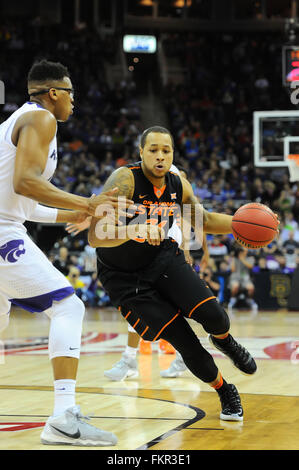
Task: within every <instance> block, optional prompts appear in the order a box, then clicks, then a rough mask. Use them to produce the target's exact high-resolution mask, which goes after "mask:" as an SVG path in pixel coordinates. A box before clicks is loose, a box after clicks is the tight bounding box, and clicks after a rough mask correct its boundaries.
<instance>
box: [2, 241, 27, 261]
mask: <svg viewBox="0 0 299 470" xmlns="http://www.w3.org/2000/svg"><path fill="white" fill-rule="evenodd" d="M25 251H26V250H25V248H24V240H11V241H10V242H7V243H5V245H2V246H0V256H1V257H2V258H3V259H4V261H8V262H9V263H16V262H17V261H18V259H19V257H20V256H21V255H23V254H24V253H25Z"/></svg>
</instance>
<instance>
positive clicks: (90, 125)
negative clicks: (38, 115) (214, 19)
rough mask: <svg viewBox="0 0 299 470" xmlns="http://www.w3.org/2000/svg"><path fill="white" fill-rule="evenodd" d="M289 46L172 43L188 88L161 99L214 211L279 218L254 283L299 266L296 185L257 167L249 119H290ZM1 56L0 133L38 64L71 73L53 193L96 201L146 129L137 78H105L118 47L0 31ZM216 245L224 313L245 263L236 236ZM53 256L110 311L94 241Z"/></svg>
mask: <svg viewBox="0 0 299 470" xmlns="http://www.w3.org/2000/svg"><path fill="white" fill-rule="evenodd" d="M282 41H283V39H282V37H280V36H279V35H278V34H276V35H272V36H271V35H268V34H264V35H262V34H254V35H250V34H249V33H248V34H247V35H240V34H236V35H229V34H220V33H217V34H216V33H213V34H211V33H209V34H208V33H207V34H201V35H194V34H186V35H183V34H169V35H168V36H167V37H166V38H165V39H164V40H163V47H164V50H165V53H166V56H167V57H174V56H175V57H176V58H178V59H179V60H180V61H181V65H182V67H184V69H185V70H186V74H185V80H184V81H182V82H181V83H179V84H177V83H172V82H169V83H167V84H166V85H165V86H164V89H163V98H162V99H163V103H164V106H165V109H166V111H167V113H168V117H169V123H170V124H169V126H170V129H171V131H172V133H173V136H174V139H175V144H176V153H175V163H177V164H180V165H182V166H183V167H184V168H185V169H186V172H187V174H188V178H189V180H190V182H191V184H192V186H193V189H194V193H195V195H196V196H198V197H199V198H200V199H201V201H203V203H204V205H205V207H206V208H207V209H208V210H213V211H217V212H222V213H227V214H233V213H234V211H235V210H236V209H237V208H238V207H239V206H240V205H242V204H244V203H245V202H248V201H257V202H261V203H264V204H267V205H269V206H270V207H271V208H272V209H273V210H274V211H275V212H276V213H277V214H278V215H279V217H280V220H281V226H280V235H279V238H278V240H277V241H276V242H274V243H273V244H271V245H270V246H269V247H268V248H267V249H264V250H262V251H261V250H258V251H253V252H249V253H248V256H249V257H251V258H252V259H253V263H252V268H251V272H252V273H253V272H257V271H258V270H262V269H268V270H273V271H275V270H276V271H277V270H279V271H280V272H291V271H293V270H294V269H295V268H296V266H297V265H298V264H299V263H298V246H299V245H298V244H299V227H298V220H299V185H298V184H297V183H293V184H291V183H290V182H289V175H288V171H287V170H286V169H279V170H277V169H276V170H275V171H274V170H273V171H269V169H267V170H265V169H261V168H256V167H254V165H253V146H252V112H253V111H256V110H270V109H274V108H275V109H290V107H291V104H290V101H289V97H288V96H287V94H286V93H285V91H284V90H283V89H282V87H281V70H280V67H281V56H280V51H281V45H282ZM0 44H1V48H0V60H1V63H2V64H4V65H3V69H2V71H1V76H0V79H1V80H3V81H4V83H5V86H6V102H5V104H4V106H2V107H1V109H0V122H1V120H4V119H6V118H7V117H8V115H9V114H10V113H11V112H12V111H14V110H15V109H16V108H17V107H18V106H20V105H21V104H22V103H23V102H24V101H25V100H26V98H25V99H24V96H26V75H27V72H28V70H29V68H30V66H31V64H32V61H33V59H39V58H42V57H46V58H47V59H49V60H56V61H57V60H59V61H61V62H62V63H64V64H65V65H67V66H68V67H69V70H70V72H71V77H72V81H73V84H74V87H75V100H76V103H75V106H76V107H75V113H74V115H73V116H72V117H71V118H70V119H69V121H68V122H67V123H64V124H62V125H60V126H59V134H58V137H59V139H58V152H59V164H58V168H57V171H56V174H55V176H54V178H53V180H52V182H53V183H54V184H55V185H56V186H57V187H59V188H61V189H64V190H66V191H70V192H72V193H76V194H79V195H81V196H90V195H91V194H99V193H100V192H101V190H102V187H103V183H104V181H105V180H106V179H107V177H108V176H109V175H110V173H111V172H112V171H113V170H114V169H115V168H118V167H119V166H122V165H124V164H126V163H130V162H133V161H136V160H138V159H139V152H138V144H139V136H140V134H141V132H142V130H143V123H142V115H141V110H140V107H139V105H138V100H137V97H136V93H135V91H136V83H135V82H134V80H133V79H132V78H130V79H124V80H121V81H119V82H116V83H108V80H107V78H106V75H105V67H106V64H107V61H109V63H113V62H114V60H115V57H116V52H117V46H116V44H117V38H115V37H111V36H107V37H101V36H99V34H98V33H96V32H94V31H92V30H80V31H76V30H73V31H65V30H64V29H63V28H62V27H61V26H53V27H47V28H46V27H41V26H37V25H35V24H30V25H24V26H18V27H13V26H11V25H9V24H7V25H3V26H1V27H0ZM107 51H108V52H107ZM161 86H162V85H161ZM208 245H209V251H210V259H211V261H210V266H209V268H208V271H209V270H210V271H209V273H207V275H208V278H209V279H210V277H211V279H212V277H213V276H214V278H213V279H214V280H212V281H211V282H214V283H215V284H214V288H215V291H216V290H217V289H216V284H217V280H216V279H215V275H216V276H217V279H218V284H219V289H218V293H219V297H220V299H221V301H222V302H224V303H227V302H228V301H229V292H228V291H225V289H227V286H228V285H229V283H227V282H226V283H224V282H223V279H228V278H229V276H230V275H231V271H232V259H233V258H238V257H239V251H238V250H236V246H235V243H234V240H233V238H232V236H222V237H212V236H209V237H208ZM65 250H67V251H68V253H65V252H64V251H65ZM48 255H49V256H50V257H51V259H52V260H53V263H54V264H55V265H57V267H58V268H59V269H61V270H62V272H64V274H65V275H66V276H68V277H69V279H70V280H71V281H72V283H73V285H74V286H76V290H77V291H78V293H79V295H80V296H81V297H82V298H83V299H84V300H85V301H86V302H88V303H89V304H90V305H107V304H109V299H108V298H107V296H106V294H105V292H104V291H103V289H102V287H101V285H100V283H99V282H98V281H97V280H96V276H95V274H94V273H95V272H96V264H95V253H94V250H92V249H91V248H90V247H87V240H86V233H81V234H80V235H79V236H77V237H72V236H69V235H68V236H67V234H65V235H63V236H62V237H61V239H60V240H57V241H56V243H55V244H54V246H53V249H52V250H51V252H49V253H48ZM194 263H195V266H196V264H197V263H198V260H197V259H195V260H194ZM78 270H79V271H78ZM212 273H213V274H212ZM217 273H218V274H217ZM219 273H220V274H219ZM209 276H210V277H209ZM224 286H226V287H224Z"/></svg>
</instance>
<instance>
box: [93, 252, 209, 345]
mask: <svg viewBox="0 0 299 470" xmlns="http://www.w3.org/2000/svg"><path fill="white" fill-rule="evenodd" d="M99 268H100V269H99V277H100V280H101V282H102V284H103V287H104V288H105V290H106V292H107V293H108V295H109V297H110V299H111V302H112V304H113V305H114V306H115V307H116V308H118V310H119V311H120V312H121V314H122V315H123V317H124V318H125V319H126V320H127V321H128V323H129V324H130V325H131V326H132V327H133V328H134V329H135V331H136V332H137V333H138V334H139V335H140V336H141V337H142V338H143V339H145V340H148V341H156V340H158V339H159V338H160V337H161V335H162V336H163V331H164V330H165V329H166V328H167V326H168V325H170V324H171V323H173V322H175V320H176V319H177V318H178V316H179V315H183V316H184V317H186V318H191V319H192V315H194V312H195V311H196V312H198V311H200V310H201V309H204V308H205V304H206V303H208V302H209V301H210V300H215V296H214V294H213V292H212V291H211V290H210V288H209V287H208V286H207V284H206V283H205V281H203V280H202V279H200V277H199V276H198V274H197V273H196V272H195V271H194V270H193V269H192V267H191V266H190V265H189V264H188V263H186V261H185V257H184V254H183V252H182V251H181V250H180V249H177V250H176V251H175V252H174V253H173V255H172V257H171V258H170V259H169V261H168V263H167V266H164V269H163V273H162V274H160V275H159V277H158V278H157V279H153V280H152V281H151V280H150V276H149V275H150V273H147V276H144V273H145V272H144V271H143V273H142V275H140V273H138V272H136V273H133V274H132V273H124V272H120V271H114V270H111V269H108V268H107V267H105V266H101V265H99ZM145 278H146V279H145ZM197 321H198V319H197Z"/></svg>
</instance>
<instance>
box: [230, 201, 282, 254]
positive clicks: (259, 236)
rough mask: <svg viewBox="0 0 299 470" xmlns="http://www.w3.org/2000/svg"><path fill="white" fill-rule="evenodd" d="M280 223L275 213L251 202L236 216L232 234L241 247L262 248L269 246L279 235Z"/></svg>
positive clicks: (242, 207)
mask: <svg viewBox="0 0 299 470" xmlns="http://www.w3.org/2000/svg"><path fill="white" fill-rule="evenodd" d="M278 225H279V222H278V220H277V217H276V216H275V214H274V212H272V210H271V209H269V207H267V206H265V205H264V204H259V203H258V202H250V203H249V204H245V205H244V206H241V207H240V208H239V209H238V210H237V211H236V212H235V214H234V216H233V221H232V232H233V235H234V237H235V239H236V240H237V242H238V243H240V245H242V246H245V247H247V248H262V247H263V246H267V245H269V243H271V242H272V240H274V238H275V237H276V235H277V233H278Z"/></svg>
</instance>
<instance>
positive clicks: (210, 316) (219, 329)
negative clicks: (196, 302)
mask: <svg viewBox="0 0 299 470" xmlns="http://www.w3.org/2000/svg"><path fill="white" fill-rule="evenodd" d="M191 318H192V319H193V320H195V321H197V322H198V323H201V325H202V326H203V328H204V329H205V331H206V332H207V333H211V334H214V335H221V334H223V333H226V332H227V331H228V330H229V328H230V321H229V317H228V315H227V313H226V311H225V310H224V308H223V307H222V306H221V305H220V304H219V303H218V302H217V300H215V299H211V300H208V301H207V302H205V303H204V304H202V305H200V306H199V307H198V308H197V309H196V310H194V312H193V313H192V317H191Z"/></svg>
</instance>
